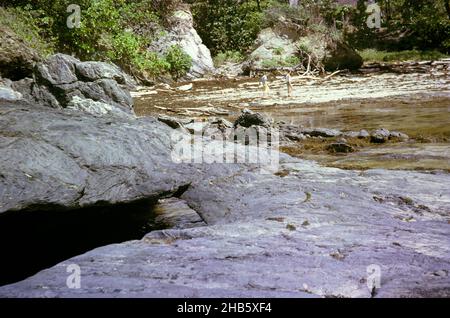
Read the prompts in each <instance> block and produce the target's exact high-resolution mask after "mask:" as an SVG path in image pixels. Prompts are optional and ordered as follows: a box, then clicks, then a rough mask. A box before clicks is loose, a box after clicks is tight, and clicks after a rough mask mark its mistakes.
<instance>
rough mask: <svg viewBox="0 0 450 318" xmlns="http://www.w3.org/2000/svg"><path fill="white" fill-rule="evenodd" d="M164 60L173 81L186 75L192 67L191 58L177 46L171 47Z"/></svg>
mask: <svg viewBox="0 0 450 318" xmlns="http://www.w3.org/2000/svg"><path fill="white" fill-rule="evenodd" d="M165 59H166V61H167V63H168V64H169V72H170V74H171V75H172V76H173V77H174V78H175V79H179V78H181V77H183V76H184V75H186V73H187V72H188V71H189V70H190V68H191V67H192V58H191V57H190V56H189V55H188V54H186V53H185V52H184V51H183V50H182V49H181V48H180V46H178V45H172V46H171V47H170V48H169V49H168V50H167V52H166V54H165Z"/></svg>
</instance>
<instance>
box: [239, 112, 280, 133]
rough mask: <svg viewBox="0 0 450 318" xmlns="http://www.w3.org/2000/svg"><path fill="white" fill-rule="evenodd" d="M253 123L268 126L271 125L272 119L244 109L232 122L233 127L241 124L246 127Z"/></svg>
mask: <svg viewBox="0 0 450 318" xmlns="http://www.w3.org/2000/svg"><path fill="white" fill-rule="evenodd" d="M253 125H255V126H262V127H266V128H269V127H270V126H271V125H272V120H271V119H270V118H268V117H267V116H265V115H263V114H260V113H255V112H253V111H252V110H250V109H244V110H242V112H241V115H240V116H239V117H238V119H236V121H235V122H234V127H238V126H242V127H247V128H248V127H250V126H253Z"/></svg>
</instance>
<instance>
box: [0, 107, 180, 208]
mask: <svg viewBox="0 0 450 318" xmlns="http://www.w3.org/2000/svg"><path fill="white" fill-rule="evenodd" d="M108 106H109V105H105V104H100V103H98V102H93V101H90V102H89V104H86V101H82V102H80V103H78V107H79V108H81V107H85V108H87V111H88V112H91V113H95V114H100V115H102V116H87V115H86V114H84V113H83V112H79V111H70V110H65V111H62V110H55V109H52V108H50V107H41V106H37V105H28V104H24V103H21V104H17V103H16V104H14V103H11V102H4V103H2V104H1V108H0V109H1V116H0V131H2V135H1V136H0V156H1V158H2V160H1V163H0V171H2V173H1V177H0V202H1V204H0V213H3V212H7V211H18V210H24V209H27V208H30V207H39V206H45V207H46V208H51V206H54V208H58V209H61V208H69V209H73V208H81V207H86V206H93V205H96V204H101V205H105V204H111V205H112V204H116V203H120V202H131V201H136V200H140V199H143V198H151V197H153V198H157V197H159V196H163V195H164V194H167V193H170V192H173V191H176V190H177V189H178V188H179V187H180V186H182V185H185V184H186V183H188V181H187V178H186V177H183V176H182V175H181V174H179V173H178V172H177V171H179V170H178V169H179V168H180V169H181V167H180V166H177V165H176V164H174V163H173V162H172V160H171V152H170V147H168V145H170V130H171V129H170V128H169V127H168V126H166V125H164V124H163V123H160V122H158V121H157V120H155V119H152V118H134V117H131V116H110V115H109V114H110V112H111V109H110V108H108ZM109 107H111V106H109ZM71 108H75V106H73V107H72V106H71Z"/></svg>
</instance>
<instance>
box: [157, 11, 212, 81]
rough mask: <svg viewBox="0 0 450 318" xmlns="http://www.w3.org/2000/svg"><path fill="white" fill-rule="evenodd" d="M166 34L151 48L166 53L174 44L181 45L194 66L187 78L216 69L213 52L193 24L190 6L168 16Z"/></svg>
mask: <svg viewBox="0 0 450 318" xmlns="http://www.w3.org/2000/svg"><path fill="white" fill-rule="evenodd" d="M167 25H169V28H168V30H166V35H164V36H163V37H161V38H160V39H158V40H157V41H154V42H152V44H151V46H150V47H149V50H151V51H155V52H158V53H160V54H164V53H165V52H166V51H167V50H168V49H169V48H170V47H171V46H172V45H179V46H180V47H181V49H182V50H183V51H184V52H185V53H187V54H188V55H189V56H190V57H191V58H192V67H191V69H190V70H189V72H188V74H187V75H186V76H185V77H186V79H192V78H197V77H202V76H203V75H205V74H207V73H210V72H212V71H213V70H214V64H213V60H212V58H211V52H210V51H209V49H208V48H207V47H206V46H205V45H204V44H203V43H202V39H201V38H200V36H199V35H198V33H197V31H196V30H195V29H194V26H193V17H192V13H191V12H190V10H189V9H188V8H184V7H180V8H179V9H178V10H175V11H174V12H173V14H172V16H171V17H169V18H168V22H167Z"/></svg>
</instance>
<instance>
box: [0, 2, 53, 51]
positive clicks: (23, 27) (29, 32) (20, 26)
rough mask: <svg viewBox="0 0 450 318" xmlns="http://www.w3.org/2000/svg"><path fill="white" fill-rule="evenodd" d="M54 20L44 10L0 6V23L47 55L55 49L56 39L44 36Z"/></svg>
mask: <svg viewBox="0 0 450 318" xmlns="http://www.w3.org/2000/svg"><path fill="white" fill-rule="evenodd" d="M51 23H52V20H51V19H49V18H48V17H46V16H45V15H44V14H43V12H42V11H31V10H29V8H27V7H26V8H20V7H18V8H14V7H10V8H2V7H0V25H1V26H5V27H7V28H9V29H11V30H12V31H13V32H14V33H16V34H17V35H18V36H19V37H20V38H21V39H22V40H23V41H24V42H25V43H27V44H28V45H29V46H30V47H31V48H33V49H35V50H36V51H37V52H38V53H39V54H40V55H41V56H44V57H45V56H47V55H50V54H52V53H53V52H54V50H55V39H54V38H52V37H51V36H47V37H44V35H45V33H46V28H48V26H49V25H51Z"/></svg>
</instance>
